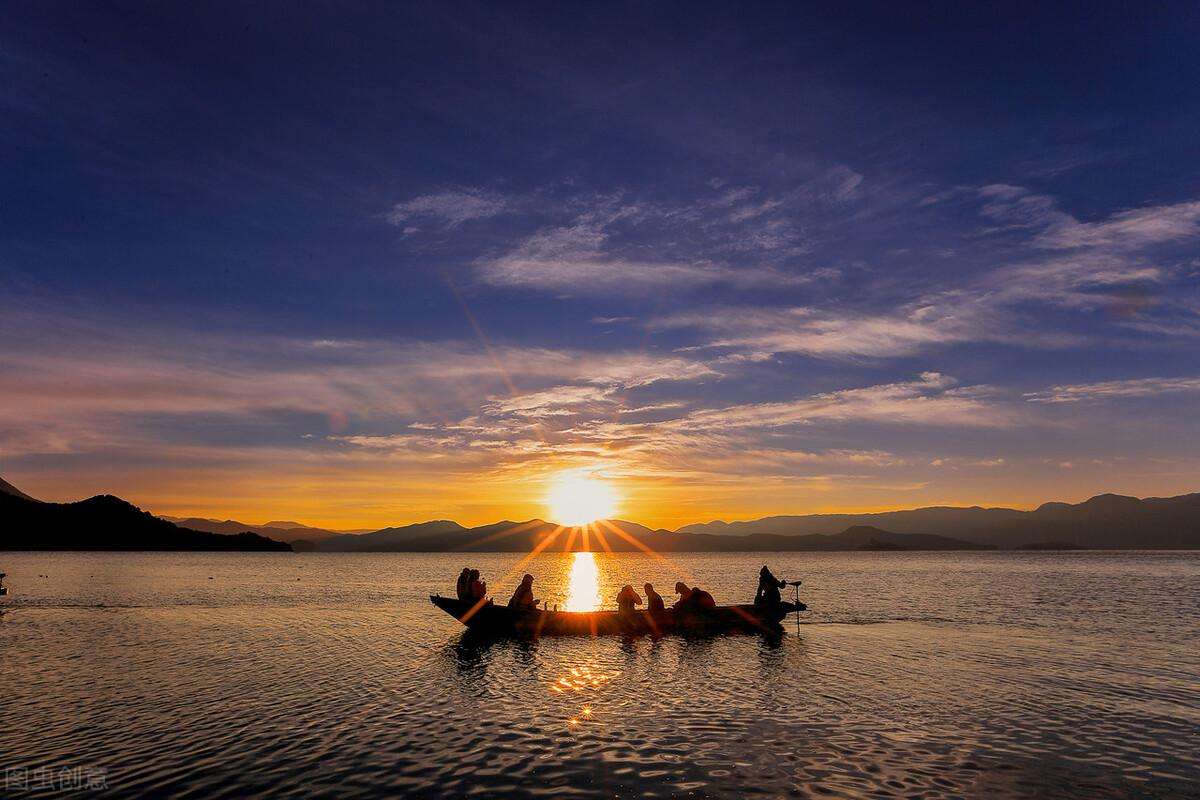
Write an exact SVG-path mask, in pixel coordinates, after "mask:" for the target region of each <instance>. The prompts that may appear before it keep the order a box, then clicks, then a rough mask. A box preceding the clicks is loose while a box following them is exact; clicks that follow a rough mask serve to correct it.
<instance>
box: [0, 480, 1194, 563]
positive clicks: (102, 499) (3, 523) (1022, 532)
mask: <svg viewBox="0 0 1200 800" xmlns="http://www.w3.org/2000/svg"><path fill="white" fill-rule="evenodd" d="M0 531H4V533H0V550H72V549H76V550H84V549H86V550H292V549H294V550H297V551H313V550H316V551H320V552H439V551H462V552H485V551H498V552H528V551H530V550H531V549H533V548H538V547H541V548H550V549H553V550H587V549H590V550H612V551H617V552H631V551H638V550H652V551H655V552H729V551H789V550H791V551H821V550H982V549H994V548H1001V549H1057V548H1062V549H1079V548H1096V549H1200V494H1187V495H1180V496H1178V497H1168V498H1157V497H1151V498H1146V499H1144V500H1139V499H1138V498H1136V497H1125V496H1122V495H1115V494H1103V495H1098V496H1096V497H1093V498H1091V499H1090V500H1087V501H1085V502H1083V503H1077V504H1070V503H1045V504H1043V505H1042V506H1039V507H1038V508H1037V509H1034V510H1032V511H1021V510H1017V509H1011V508H983V507H979V506H972V507H967V508H962V507H946V506H934V507H929V508H918V509H911V510H906V511H885V512H878V513H871V514H810V515H803V516H775V517H764V518H762V519H758V520H749V521H741V522H724V521H720V520H717V521H713V522H707V523H700V524H694V525H686V526H684V527H682V528H680V529H679V530H676V531H671V530H666V529H662V528H660V529H657V530H652V529H650V528H647V527H646V526H644V525H639V524H637V523H635V522H628V521H624V520H607V521H603V522H600V523H596V524H594V525H593V526H591V530H590V531H589V530H587V529H583V528H566V529H564V528H562V527H560V526H558V525H555V524H554V523H551V522H546V521H544V520H540V519H532V520H527V521H524V522H512V521H507V520H506V521H502V522H496V523H492V524H489V525H480V526H476V527H465V526H463V525H460V524H459V523H457V522H454V521H452V520H432V521H429V522H419V523H415V524H411V525H403V526H398V527H390V528H383V529H381V530H376V531H367V532H362V531H339V530H332V529H327V528H314V527H310V526H307V525H303V524H301V523H298V522H290V521H273V522H268V523H266V524H263V525H253V524H247V523H243V522H238V521H236V520H213V519H204V518H200V517H187V518H180V517H154V516H152V515H150V514H149V513H147V512H144V511H142V510H140V509H138V508H137V507H136V506H133V505H132V504H130V503H127V502H126V501H124V500H121V499H120V498H116V497H112V496H111V495H101V496H98V497H93V498H91V499H88V500H82V501H79V502H76V503H63V504H59V503H43V502H40V501H38V500H35V499H33V498H32V497H30V496H29V495H27V494H25V493H23V492H21V491H20V490H19V489H17V488H16V487H14V486H13V485H12V484H10V483H8V482H6V481H4V480H3V479H0ZM597 531H599V534H597ZM549 537H554V540H553V541H551V542H547V541H546V540H547V538H549Z"/></svg>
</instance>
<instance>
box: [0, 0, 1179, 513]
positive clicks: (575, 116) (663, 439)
mask: <svg viewBox="0 0 1200 800" xmlns="http://www.w3.org/2000/svg"><path fill="white" fill-rule="evenodd" d="M1197 34H1200V10H1197V8H1196V7H1195V6H1194V5H1191V4H1155V5H1147V6H1146V7H1144V8H1142V7H1137V8H1130V7H1128V6H1126V5H1117V4H1113V5H1111V6H1108V5H1105V4H1095V3H1092V4H1086V5H1085V4H1080V5H1076V6H1070V5H1058V4H1056V5H1055V6H1054V7H1053V8H1047V7H1044V6H1041V5H1016V4H1004V5H996V6H995V7H993V8H990V9H983V8H977V7H971V8H966V7H963V6H961V5H959V4H945V5H928V6H925V7H923V8H916V7H914V6H912V5H910V4H878V5H872V4H846V5H843V6H841V7H839V8H836V9H831V8H828V7H822V6H818V5H800V4H779V5H768V4H761V5H758V4H756V5H753V6H748V7H741V6H738V7H733V6H721V5H718V6H704V5H702V4H696V3H689V4H679V5H666V4H662V5H655V6H652V7H650V6H647V5H646V4H627V5H625V4H622V5H614V4H604V5H600V4H597V5H593V6H588V7H579V6H575V5H574V4H546V5H541V6H535V5H506V6H503V7H501V6H497V5H483V4H478V5H476V4H406V5H396V4H354V5H353V7H352V8H346V7H344V6H343V5H342V4H338V5H334V4H329V5H313V6H308V7H304V8H303V9H301V8H298V7H295V6H292V5H290V4H288V5H285V4H275V5H271V4H255V5H253V6H252V7H251V6H245V5H244V4H240V5H228V6H222V5H219V4H202V6H197V7H195V8H190V7H183V6H177V5H170V6H154V5H140V4H124V3H123V4H94V5H92V6H90V7H88V8H74V7H71V6H70V5H68V4H44V3H17V4H15V5H13V6H11V7H10V8H9V11H8V14H7V20H6V24H5V26H4V28H3V30H2V31H0V76H2V78H3V80H0V87H3V88H0V111H2V117H3V120H4V121H3V122H2V123H0V143H2V144H3V152H4V156H3V158H4V170H3V175H4V180H3V181H2V182H0V200H2V203H3V208H4V213H3V214H0V314H2V317H0V411H2V421H0V474H3V475H4V476H5V477H7V478H8V479H9V480H12V481H13V482H14V483H17V485H19V486H21V487H22V488H24V489H26V491H30V492H33V493H35V494H38V493H40V494H41V495H43V496H46V497H48V498H52V499H67V498H72V497H77V496H81V495H86V494H90V493H95V492H99V491H111V492H114V493H118V494H121V495H122V496H126V497H129V498H130V499H133V500H135V501H137V502H140V503H142V504H143V505H146V506H147V507H150V508H152V509H154V510H156V511H160V512H163V513H202V514H204V515H208V516H233V515H240V516H242V517H250V518H252V519H251V521H253V520H254V519H265V518H269V517H279V516H281V515H283V516H290V517H304V518H305V519H307V520H309V521H313V522H319V523H323V524H330V525H336V524H344V525H346V526H347V527H350V526H360V525H361V526H366V525H370V524H373V523H375V522H379V523H381V524H382V523H385V522H402V521H413V520H416V519H424V518H429V517H442V516H446V517H454V518H457V519H460V520H462V521H479V522H483V521H489V520H491V519H497V518H500V517H503V516H513V517H518V516H533V515H535V514H537V513H539V509H540V508H541V507H542V503H541V498H542V497H543V496H544V494H545V491H546V485H547V482H549V481H551V480H552V479H553V477H554V476H555V475H558V474H560V473H562V472H563V471H564V470H581V471H584V472H588V473H594V474H596V475H600V476H602V477H604V478H605V479H608V480H610V481H613V482H614V483H615V484H617V485H619V486H620V487H621V489H622V496H623V497H624V498H625V502H624V504H623V505H624V508H623V509H622V510H623V511H625V512H626V513H625V514H624V516H626V517H631V518H636V519H641V520H645V521H648V522H657V523H660V524H665V525H675V524H681V523H684V522H691V521H696V520H698V519H707V518H711V517H726V518H731V517H747V516H761V515H763V514H768V513H782V512H786V511H794V512H804V511H812V510H829V509H837V508H888V507H906V506H913V505H922V504H929V503H940V502H946V503H971V502H980V503H996V504H1013V505H1031V504H1036V503H1037V502H1039V501H1041V500H1045V499H1081V498H1083V497H1086V496H1089V495H1090V494H1093V493H1095V492H1099V491H1105V490H1113V491H1124V492H1128V493H1133V494H1139V495H1147V494H1173V493H1179V492H1183V491H1188V490H1193V489H1196V488H1197V487H1196V484H1195V475H1196V474H1198V473H1197V466H1200V465H1198V464H1197V458H1196V456H1195V453H1196V452H1197V451H1198V449H1200V448H1198V445H1200V441H1198V439H1200V436H1198V435H1197V434H1198V432H1200V430H1198V425H1197V422H1196V419H1197V414H1196V409H1197V400H1198V399H1200V357H1198V355H1197V353H1198V349H1197V345H1198V344H1200V169H1197V154H1196V153H1197V151H1196V146H1195V142H1196V141H1197V128H1198V123H1200V57H1198V56H1197V55H1196V48H1195V46H1194V43H1195V41H1196V40H1197Z"/></svg>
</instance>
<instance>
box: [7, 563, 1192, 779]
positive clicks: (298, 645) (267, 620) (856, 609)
mask: <svg viewBox="0 0 1200 800" xmlns="http://www.w3.org/2000/svg"><path fill="white" fill-rule="evenodd" d="M518 558H519V557H518V556H517V555H513V554H483V555H481V554H469V555H454V554H415V555H414V554H268V553H263V554H233V553H229V554H226V553H212V554H182V553H178V554H177V553H159V554H149V553H0V571H5V572H7V573H8V574H9V577H8V579H7V581H6V585H8V586H9V587H10V588H11V591H12V594H11V595H10V596H9V597H7V598H4V599H3V600H0V607H2V608H3V609H4V611H5V613H4V615H3V617H0V653H2V655H3V675H4V679H3V685H2V687H0V715H2V716H0V720H2V725H3V736H2V739H0V742H2V745H0V770H5V771H6V772H5V773H4V778H3V779H4V780H5V781H6V782H7V789H4V790H3V791H0V794H2V795H3V796H5V797H18V798H19V797H38V796H48V795H61V794H63V793H64V788H63V787H66V792H65V793H66V794H78V795H87V796H114V797H118V796H119V797H129V796H136V795H154V796H166V795H171V796H175V797H198V798H199V797H203V798H212V797H247V796H264V797H266V796H270V797H289V796H290V797H309V796H314V795H324V796H336V797H343V798H352V797H380V796H396V795H411V796H420V797H457V796H468V795H469V796H479V797H521V796H524V797H784V796H800V797H810V796H811V797H831V796H832V797H930V798H934V797H962V796H973V797H1047V796H1063V795H1068V794H1070V795H1076V796H1087V797H1099V798H1104V797H1145V796H1149V797H1168V798H1169V797H1188V796H1190V797H1195V796H1197V786H1198V785H1200V677H1198V676H1200V647H1198V646H1197V643H1198V642H1200V553H1163V552H1157V553H1141V552H1138V553H1130V552H1120V553H1118V552H1078V553H1005V552H990V553H778V554H764V553H755V554H737V553H722V554H672V555H671V556H670V557H669V558H667V559H658V558H652V557H650V556H644V555H635V554H621V555H609V554H595V555H594V556H593V555H592V554H579V555H570V554H553V555H541V556H539V557H537V558H536V559H534V560H532V561H530V562H528V563H526V564H524V565H521V564H518ZM763 563H767V564H769V565H770V566H771V568H772V569H773V570H774V571H775V573H776V574H777V575H780V576H781V577H787V578H800V579H803V580H804V588H803V591H802V594H801V597H802V599H803V600H805V601H806V602H807V603H808V604H809V605H810V607H811V611H810V613H809V614H808V615H806V617H805V619H804V620H803V621H802V622H801V624H800V625H799V626H798V627H797V626H796V625H795V623H794V617H791V618H789V620H788V627H787V632H786V634H785V635H784V636H782V637H764V636H758V635H737V636H717V637H708V638H677V637H667V638H663V639H660V640H653V639H650V638H633V639H621V638H617V637H611V638H601V639H586V638H584V639H557V640H553V639H542V640H540V641H536V642H526V641H499V642H487V641H479V640H477V639H475V638H474V637H473V636H469V635H465V634H464V629H463V628H462V627H461V626H460V625H458V624H457V623H456V622H455V620H453V619H451V618H450V617H448V616H446V615H445V614H443V613H442V612H440V611H438V610H437V609H435V608H434V607H433V606H432V605H431V604H430V603H429V600H428V595H429V594H432V593H435V592H441V593H442V594H447V595H452V594H453V593H454V580H455V577H456V575H457V573H458V571H459V570H460V569H461V568H462V567H463V566H465V565H468V564H469V565H470V566H474V567H477V568H479V569H480V570H482V572H483V574H484V577H485V578H486V579H487V580H488V581H489V584H490V585H491V587H492V588H493V589H495V590H496V591H497V594H498V595H500V599H501V600H502V601H503V600H506V599H507V596H508V593H509V592H511V589H512V587H513V585H514V584H515V581H516V580H517V579H519V577H520V574H521V572H523V571H526V570H527V571H529V572H531V573H533V574H534V575H536V576H537V583H536V584H535V590H536V594H537V595H538V596H539V597H543V598H547V599H549V600H550V601H551V603H559V604H560V605H563V606H569V607H572V608H587V607H593V606H594V605H595V604H596V603H597V602H601V601H603V602H604V603H605V604H606V605H609V606H611V605H612V604H613V598H614V597H615V595H616V592H617V590H618V589H619V588H620V586H621V585H622V584H624V583H627V582H628V583H633V584H634V585H635V586H637V587H639V589H640V586H641V585H642V583H644V582H645V581H647V580H649V581H652V582H654V583H655V585H656V586H657V587H658V589H659V591H660V592H661V593H662V594H663V596H664V597H666V598H667V602H668V603H669V602H671V599H670V596H669V595H670V587H671V586H673V585H674V582H675V581H676V580H678V579H680V578H683V579H684V580H687V581H689V582H690V583H699V584H700V585H702V586H703V587H704V588H706V589H708V590H709V591H711V592H712V593H713V594H714V595H715V596H716V598H717V600H718V602H721V603H728V602H735V601H736V602H748V601H749V600H750V599H751V598H752V596H753V593H754V587H755V583H756V578H757V571H758V568H759V567H760V566H761V565H762V564H763ZM501 585H502V588H501ZM790 593H791V592H790V589H789V590H788V592H787V593H786V596H790ZM89 783H90V787H89V785H88V784H89ZM4 786H5V784H3V783H0V787H4Z"/></svg>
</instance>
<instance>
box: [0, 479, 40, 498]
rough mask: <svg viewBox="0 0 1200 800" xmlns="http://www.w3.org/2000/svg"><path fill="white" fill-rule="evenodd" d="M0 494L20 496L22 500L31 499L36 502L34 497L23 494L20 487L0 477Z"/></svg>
mask: <svg viewBox="0 0 1200 800" xmlns="http://www.w3.org/2000/svg"><path fill="white" fill-rule="evenodd" d="M0 494H7V495H12V496H13V497H20V498H21V499H22V500H32V501H33V502H35V503H36V502H37V500H36V499H34V498H32V497H30V496H29V495H27V494H25V493H24V492H22V491H21V490H20V489H18V488H17V487H15V486H13V485H12V484H11V483H9V482H8V481H6V480H4V478H0Z"/></svg>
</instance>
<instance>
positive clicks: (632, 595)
mask: <svg viewBox="0 0 1200 800" xmlns="http://www.w3.org/2000/svg"><path fill="white" fill-rule="evenodd" d="M641 604H642V598H641V595H639V594H638V593H637V592H636V591H634V588H633V587H632V586H630V585H629V584H628V583H627V584H625V585H624V586H622V587H621V592H620V594H618V595H617V613H619V614H622V615H626V616H628V615H630V614H633V612H634V608H633V607H634V606H640V605H641Z"/></svg>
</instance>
